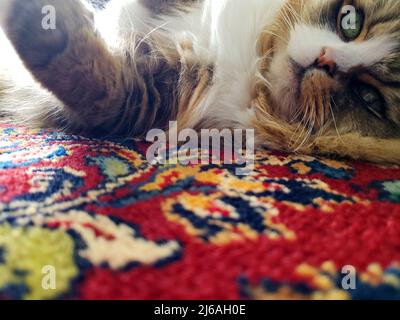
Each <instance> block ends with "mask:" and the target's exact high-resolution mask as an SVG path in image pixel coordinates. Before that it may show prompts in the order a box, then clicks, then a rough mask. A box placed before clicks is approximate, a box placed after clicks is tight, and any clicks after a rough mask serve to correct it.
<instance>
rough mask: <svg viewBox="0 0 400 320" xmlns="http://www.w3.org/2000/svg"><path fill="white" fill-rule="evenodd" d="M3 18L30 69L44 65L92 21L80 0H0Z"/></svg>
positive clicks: (8, 31) (4, 26)
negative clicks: (72, 36)
mask: <svg viewBox="0 0 400 320" xmlns="http://www.w3.org/2000/svg"><path fill="white" fill-rule="evenodd" d="M0 12H1V15H0V21H1V25H2V27H3V29H4V31H5V32H6V34H7V36H8V38H9V39H10V41H11V42H12V44H13V45H14V47H15V49H16V51H17V52H18V54H19V55H20V57H21V58H22V60H23V61H24V62H25V63H26V65H27V66H28V67H29V68H31V69H35V68H43V67H45V66H46V65H48V64H49V63H50V62H51V61H52V60H53V58H54V57H56V56H58V55H60V54H62V53H63V51H64V50H65V49H66V48H67V47H68V43H69V41H70V40H71V39H70V38H71V35H73V34H74V33H76V32H79V30H80V29H82V28H84V27H87V26H88V25H90V24H91V23H92V21H91V16H90V14H89V12H88V11H87V10H86V8H85V7H84V5H83V4H82V2H81V0H29V1H27V0H0Z"/></svg>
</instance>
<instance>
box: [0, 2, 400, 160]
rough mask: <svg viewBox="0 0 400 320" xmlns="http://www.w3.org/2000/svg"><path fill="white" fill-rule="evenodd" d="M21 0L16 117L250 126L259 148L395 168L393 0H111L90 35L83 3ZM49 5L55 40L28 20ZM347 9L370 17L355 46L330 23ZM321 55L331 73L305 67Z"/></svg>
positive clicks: (1, 95)
mask: <svg viewBox="0 0 400 320" xmlns="http://www.w3.org/2000/svg"><path fill="white" fill-rule="evenodd" d="M24 2H25V1H24V0H0V3H1V5H2V7H1V8H0V9H1V11H2V15H3V18H1V17H0V18H1V20H2V25H3V27H4V29H5V31H6V34H7V36H8V38H9V39H10V40H11V42H12V44H13V45H14V47H15V48H16V51H17V53H18V54H19V56H20V57H21V59H22V60H23V62H24V64H25V66H26V67H27V69H29V71H30V73H31V74H32V75H33V77H34V78H35V80H32V79H30V82H29V81H28V83H24V84H23V85H21V84H19V85H17V83H16V81H15V79H14V80H8V81H7V82H6V81H4V79H6V78H7V79H9V78H10V76H12V77H13V78H15V76H16V74H17V73H16V72H14V73H13V72H12V71H11V72H10V73H9V74H7V75H6V76H4V75H3V79H2V82H1V83H2V85H0V110H1V111H2V112H3V113H4V114H5V115H7V116H11V117H13V118H14V119H16V121H17V122H24V123H26V124H29V125H32V126H56V127H62V128H63V129H66V130H69V131H72V132H74V133H83V134H92V133H95V134H96V133H101V134H123V135H128V136H143V135H145V134H146V132H147V130H149V129H150V128H153V127H166V126H167V124H168V120H175V119H177V120H178V129H182V128H186V127H192V128H196V129H202V128H219V129H222V128H253V127H254V128H255V129H256V138H257V139H256V140H257V143H258V145H259V146H267V147H270V148H274V149H278V150H285V151H290V152H298V153H307V154H309V153H312V154H327V155H334V156H337V155H339V156H345V157H351V158H355V159H364V160H370V161H375V162H386V163H396V164H400V140H399V139H400V108H399V107H400V48H399V47H400V44H399V39H400V18H398V16H399V14H400V2H398V0H354V1H351V0H268V1H266V0H246V1H245V0H191V1H183V0H171V1H164V0H111V3H110V5H109V6H108V8H107V9H106V10H105V11H102V12H100V13H96V14H95V16H94V21H95V23H96V26H97V28H96V29H94V26H95V24H94V23H92V22H91V18H90V11H89V10H88V9H87V7H86V6H83V5H82V2H81V0H70V1H64V0H30V2H29V3H30V5H29V6H24V5H23V3H24ZM44 3H45V4H53V5H54V6H55V7H56V8H57V12H58V21H62V22H63V23H64V24H63V25H62V26H63V28H61V29H62V30H61V31H60V30H58V31H57V32H54V33H52V34H50V36H49V33H45V32H43V31H42V30H39V29H37V28H35V27H34V25H32V24H31V23H34V22H35V21H34V18H33V17H35V16H36V17H40V15H39V14H38V12H37V11H35V10H38V8H39V9H40V8H41V5H43V4H44ZM348 4H351V5H354V6H355V7H356V8H357V9H358V10H362V12H363V13H364V17H365V20H364V27H363V30H362V31H361V33H360V35H359V36H358V37H357V39H355V40H354V41H346V39H343V37H342V35H341V34H340V30H339V28H338V23H339V21H338V13H339V11H340V9H341V7H342V6H343V5H348ZM12 8H14V9H15V8H18V10H12ZM39 13H40V12H39ZM35 14H36V15H35ZM24 16H26V17H28V16H29V17H31V18H30V19H31V20H32V21H33V22H29V21H26V20H23V17H24ZM77 26H80V27H77ZM22 34H23V35H24V36H23V37H22V36H21V35H22ZM27 34H29V35H30V36H27ZM32 39H34V40H32ZM52 39H53V40H52ZM57 41H58V42H57ZM62 41H65V43H64V42H62ZM60 43H61V44H62V45H63V46H64V47H62V49H60V47H61V44H60ZM57 45H58V46H57ZM324 48H329V55H330V57H331V58H332V59H333V60H334V61H335V63H336V69H335V74H329V73H327V72H326V71H325V70H323V69H321V68H314V67H312V66H313V64H314V62H315V61H316V59H317V58H318V57H319V55H320V54H321V51H322V50H323V49H324ZM57 50H59V52H58V51H57ZM61 50H62V51H61ZM6 51H7V50H6ZM52 51H57V52H56V54H54V55H51V54H50V53H51V52H52ZM49 52H50V53H49ZM2 55H3V53H2ZM3 60H6V59H3ZM43 60H44V61H45V63H43ZM39 62H40V63H39ZM77 62H78V63H77ZM19 70H20V72H21V73H23V71H21V70H22V68H20V69H19ZM18 74H20V73H18ZM26 75H27V78H30V75H29V74H28V73H27V74H26ZM36 81H38V82H39V83H40V84H41V85H42V86H43V87H44V88H46V89H43V88H41V87H39V85H38V82H36ZM359 82H360V83H363V84H364V83H365V84H368V85H370V86H373V87H374V88H376V89H377V90H379V92H380V95H381V96H382V99H383V100H384V102H385V114H384V115H383V116H382V117H377V116H375V115H373V114H371V112H370V111H368V110H367V109H366V108H365V106H364V105H362V104H361V103H360V102H359V101H358V100H357V99H355V98H354V86H355V84H358V83H359Z"/></svg>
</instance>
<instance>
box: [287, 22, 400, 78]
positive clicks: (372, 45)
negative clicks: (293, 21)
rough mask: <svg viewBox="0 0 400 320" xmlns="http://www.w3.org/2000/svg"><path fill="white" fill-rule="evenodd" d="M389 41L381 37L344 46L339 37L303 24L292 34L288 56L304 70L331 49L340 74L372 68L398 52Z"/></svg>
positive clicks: (348, 43)
mask: <svg viewBox="0 0 400 320" xmlns="http://www.w3.org/2000/svg"><path fill="white" fill-rule="evenodd" d="M395 45H396V44H395V42H394V41H393V40H392V39H390V38H389V37H379V38H373V39H370V40H366V41H363V42H344V41H343V40H342V39H341V38H340V37H339V36H338V35H337V34H336V33H333V32H332V31H330V30H327V29H322V28H319V27H314V26H309V25H304V24H300V25H297V26H296V27H295V28H294V29H293V30H292V32H291V35H290V41H289V45H288V53H289V56H290V57H291V58H292V59H293V60H294V61H296V62H297V63H298V64H300V65H301V66H303V67H308V66H310V65H311V64H313V63H314V61H315V60H316V59H317V58H318V56H319V54H320V52H321V51H322V49H323V48H324V47H329V48H331V49H332V50H331V52H332V57H331V59H332V60H333V61H335V62H336V64H337V65H338V68H339V70H340V71H343V72H347V71H348V70H350V69H351V68H354V67H357V66H365V67H368V66H371V65H373V64H374V63H376V62H378V61H380V60H381V59H382V58H384V57H386V56H387V55H388V54H390V52H391V51H392V50H393V49H394V48H395Z"/></svg>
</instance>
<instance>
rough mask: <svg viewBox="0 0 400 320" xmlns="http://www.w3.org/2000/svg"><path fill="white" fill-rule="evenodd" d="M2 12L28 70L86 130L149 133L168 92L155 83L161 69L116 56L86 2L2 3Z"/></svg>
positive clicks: (141, 60) (24, 0) (20, 0)
mask: <svg viewBox="0 0 400 320" xmlns="http://www.w3.org/2000/svg"><path fill="white" fill-rule="evenodd" d="M0 12H2V13H1V15H2V17H1V20H2V26H3V28H4V30H5V32H6V34H7V36H8V38H9V39H10V41H11V42H12V44H13V46H14V48H15V49H16V51H17V53H18V54H19V56H20V57H21V59H22V60H23V62H24V64H25V66H26V67H27V68H28V69H29V71H30V72H31V73H32V74H33V76H34V77H35V78H36V79H37V80H38V81H39V82H40V83H41V84H42V85H43V86H44V87H45V88H47V89H48V90H50V91H51V92H52V93H53V94H54V95H55V96H56V97H57V98H58V99H60V100H61V101H62V102H63V103H64V104H65V105H66V106H67V108H68V109H69V110H68V111H69V112H72V113H74V114H75V115H76V116H75V117H74V119H75V120H74V121H81V122H82V123H80V124H79V125H80V126H81V127H83V128H84V127H87V128H90V129H94V130H96V129H98V128H100V129H104V130H105V131H107V130H109V131H118V130H114V129H116V128H119V127H124V126H126V125H129V126H135V128H134V129H133V130H130V129H131V128H128V129H129V130H130V131H129V130H128V131H129V132H130V133H133V134H143V132H141V131H143V130H144V129H146V128H148V127H149V126H150V125H151V121H153V122H154V119H155V117H156V116H155V114H156V113H155V112H154V108H158V107H159V106H160V105H161V102H160V97H161V95H162V94H161V93H160V91H161V90H164V91H167V89H166V88H164V87H163V88H160V87H157V83H155V82H156V81H155V79H154V74H153V73H154V71H155V70H153V69H155V68H157V67H159V65H157V64H154V63H153V65H156V66H155V67H154V68H153V69H152V70H150V69H149V67H148V65H150V64H149V63H148V61H147V60H146V58H143V57H142V58H139V59H137V61H131V60H130V59H128V58H127V52H122V51H118V52H113V53H112V52H110V50H109V49H108V47H107V45H106V43H105V42H104V40H103V39H102V37H101V36H100V35H99V34H98V32H97V31H96V29H95V27H94V22H93V16H92V13H91V11H90V10H88V8H87V7H86V6H85V4H84V3H83V2H82V1H81V0H29V1H27V0H0ZM164 69H165V68H164ZM164 71H165V70H164ZM162 75H163V73H160V75H159V77H161V76H162ZM165 76H167V75H166V74H165ZM164 80H165V79H160V81H159V82H160V83H162V86H163V85H164V83H165V82H166V81H164ZM167 82H168V81H167ZM149 106H150V107H149ZM147 110H149V111H147ZM151 111H153V112H152V113H150V112H151ZM146 118H147V120H148V122H150V125H148V123H144V122H145V121H146ZM76 119H78V120H76ZM138 119H139V120H140V121H141V123H139V122H138V121H139V120H138ZM121 130H122V129H121ZM124 130H125V129H124Z"/></svg>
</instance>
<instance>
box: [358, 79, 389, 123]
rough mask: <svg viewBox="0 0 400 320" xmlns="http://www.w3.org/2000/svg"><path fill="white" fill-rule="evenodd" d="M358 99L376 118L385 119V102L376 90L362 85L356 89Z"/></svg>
mask: <svg viewBox="0 0 400 320" xmlns="http://www.w3.org/2000/svg"><path fill="white" fill-rule="evenodd" d="M355 92H356V94H357V97H358V98H359V100H360V101H361V103H362V104H363V106H364V107H365V108H366V109H367V110H368V111H369V112H370V113H372V114H373V115H374V116H376V117H378V118H380V119H383V118H384V115H385V102H384V101H383V98H382V96H381V94H380V93H379V92H378V90H376V89H375V88H373V87H371V86H368V85H364V84H360V85H358V86H357V87H356V88H355Z"/></svg>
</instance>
